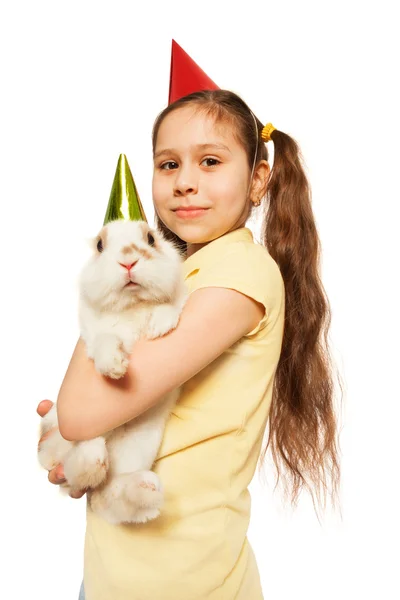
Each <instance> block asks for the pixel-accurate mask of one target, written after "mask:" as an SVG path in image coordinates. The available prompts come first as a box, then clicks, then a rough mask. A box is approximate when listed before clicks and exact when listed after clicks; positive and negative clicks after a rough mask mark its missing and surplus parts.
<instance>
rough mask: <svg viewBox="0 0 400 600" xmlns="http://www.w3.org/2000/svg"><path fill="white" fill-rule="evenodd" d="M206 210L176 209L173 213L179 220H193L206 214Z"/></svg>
mask: <svg viewBox="0 0 400 600" xmlns="http://www.w3.org/2000/svg"><path fill="white" fill-rule="evenodd" d="M207 210H208V208H194V209H190V210H188V209H178V210H176V211H175V214H176V216H177V217H179V218H180V219H194V218H196V217H201V216H202V215H204V213H205V212H207Z"/></svg>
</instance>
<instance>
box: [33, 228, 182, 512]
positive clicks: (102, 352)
mask: <svg viewBox="0 0 400 600" xmlns="http://www.w3.org/2000/svg"><path fill="white" fill-rule="evenodd" d="M91 243H92V246H93V251H94V252H93V255H92V256H91V257H90V259H89V261H88V262H87V264H86V265H85V266H84V268H83V270H82V273H81V276H80V280H79V326H80V333H81V338H82V339H83V340H84V341H85V343H86V349H87V354H88V356H89V358H92V359H93V361H94V364H95V368H96V369H97V370H98V371H99V372H100V373H102V374H103V375H106V376H109V377H112V378H114V379H118V378H120V377H123V375H124V374H125V372H126V369H127V366H128V355H129V354H130V352H131V350H132V347H133V345H134V343H135V341H137V340H138V339H139V338H140V337H146V338H151V339H152V338H156V337H159V336H162V335H164V334H166V333H167V332H169V331H170V330H172V329H174V328H175V327H176V326H177V324H178V321H179V317H180V314H181V312H182V309H183V306H184V304H185V302H186V300H187V296H188V293H187V289H186V287H185V283H184V279H183V275H182V266H181V263H182V257H181V255H180V253H179V251H178V250H177V248H176V247H175V246H174V244H173V243H172V242H170V241H168V240H166V239H165V238H164V237H163V235H162V234H161V232H160V231H158V230H154V229H151V228H150V227H149V225H148V224H147V223H146V222H145V221H123V220H118V221H112V222H111V223H108V224H107V225H105V226H104V227H103V228H102V229H101V231H100V233H99V234H98V236H97V237H96V238H94V239H93V240H92V242H91ZM136 261H137V262H136ZM134 263H135V264H134ZM123 265H128V266H129V265H133V266H132V267H131V270H130V274H129V271H128V269H127V267H126V266H123ZM130 281H134V282H136V285H133V284H132V283H131V284H129V282H130ZM179 393H180V388H177V389H175V390H172V392H170V393H169V394H167V395H166V397H165V398H164V399H163V400H162V401H160V402H158V403H157V404H156V405H155V406H153V407H152V408H150V409H149V410H147V411H146V412H145V413H143V414H141V415H139V416H138V417H136V418H135V419H133V420H132V421H130V422H129V423H125V424H124V425H121V426H120V427H117V428H116V429H114V430H113V431H110V432H107V434H105V435H104V436H99V437H97V438H95V439H93V440H85V441H81V442H70V441H67V440H65V439H64V438H63V437H62V436H61V435H60V433H59V430H58V429H57V430H56V431H55V432H54V433H52V434H51V435H50V436H49V437H48V438H47V439H45V440H44V441H43V442H42V443H41V445H40V450H39V453H38V457H39V462H40V464H41V465H42V467H44V468H45V469H47V470H50V469H52V468H53V467H54V466H55V465H56V464H57V463H63V465H64V473H65V477H66V480H67V483H66V484H62V486H60V487H61V489H62V491H64V492H66V493H70V492H71V491H74V490H82V489H84V488H90V489H89V490H88V492H87V496H88V500H89V502H90V505H91V508H92V510H93V511H94V512H96V513H97V514H99V515H100V516H101V517H103V518H104V519H106V520H108V521H109V522H110V523H114V524H118V523H144V522H146V521H148V520H151V519H154V518H156V517H157V516H158V515H159V514H160V507H161V505H162V502H163V491H162V485H161V481H160V480H159V478H158V476H157V475H156V473H154V472H153V471H151V468H152V466H153V463H154V461H155V459H156V457H157V453H158V450H159V447H160V444H161V440H162V436H163V431H164V427H165V424H166V421H167V418H168V416H169V414H170V411H171V409H172V407H173V405H174V404H175V402H176V401H177V399H178V396H179ZM56 426H58V422H57V407H56V404H54V406H53V407H52V408H51V410H50V411H49V412H48V413H47V415H46V416H45V417H43V419H42V423H41V435H43V434H44V433H45V432H47V431H48V430H49V429H51V428H52V427H56Z"/></svg>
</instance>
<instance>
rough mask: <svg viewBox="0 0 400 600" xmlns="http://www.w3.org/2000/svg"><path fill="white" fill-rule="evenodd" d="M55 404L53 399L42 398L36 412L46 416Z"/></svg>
mask: <svg viewBox="0 0 400 600" xmlns="http://www.w3.org/2000/svg"><path fill="white" fill-rule="evenodd" d="M53 404H54V402H52V401H51V400H42V401H41V402H39V404H38V405H37V409H36V412H37V413H38V414H39V415H40V416H41V417H44V416H45V415H47V413H48V412H49V410H50V409H51V407H52V406H53Z"/></svg>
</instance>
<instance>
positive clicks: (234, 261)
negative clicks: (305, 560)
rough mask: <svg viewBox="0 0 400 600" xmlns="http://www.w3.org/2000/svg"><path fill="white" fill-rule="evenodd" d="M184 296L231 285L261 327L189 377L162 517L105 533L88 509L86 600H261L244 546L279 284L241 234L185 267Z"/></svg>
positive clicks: (163, 457) (167, 453)
mask: <svg viewBox="0 0 400 600" xmlns="http://www.w3.org/2000/svg"><path fill="white" fill-rule="evenodd" d="M183 268H184V274H185V279H186V283H187V286H188V288H189V291H190V292H193V291H194V290H197V289H199V288H204V287H210V286H212V287H225V288H232V289H235V290H238V291H240V292H242V293H243V294H246V295H247V296H250V297H252V298H254V299H256V300H257V301H258V302H261V303H262V304H263V305H264V306H265V309H266V313H265V316H264V317H263V318H262V319H261V321H260V323H259V324H258V325H257V327H255V329H253V331H251V332H250V333H248V334H247V335H245V336H243V337H242V338H241V339H240V340H239V341H238V342H236V343H235V344H233V345H232V346H231V347H230V348H229V349H228V350H226V351H225V352H224V353H223V354H222V355H221V356H219V357H218V358H217V359H216V360H214V361H213V362H212V363H210V364H209V365H208V366H207V367H206V368H205V369H203V370H202V371H200V372H199V373H198V374H197V375H195V376H194V377H192V378H191V379H190V380H188V381H187V382H186V383H185V384H184V386H183V391H182V395H181V397H180V399H179V401H178V403H177V405H176V406H175V408H174V410H173V412H172V414H171V417H170V419H169V420H168V422H167V426H166V429H165V432H164V438H163V442H162V445H161V448H160V451H159V453H158V457H157V460H156V462H155V465H154V470H155V471H156V472H157V473H158V474H159V476H160V477H161V480H162V482H163V485H164V490H165V504H164V507H163V509H162V513H161V515H160V516H159V517H158V518H157V519H155V520H153V521H150V522H148V523H144V524H142V525H135V524H129V525H111V524H109V523H108V522H106V521H104V520H103V519H101V518H100V517H98V516H97V515H96V514H94V513H93V512H92V510H91V509H90V507H89V506H87V526H86V537H85V553H84V559H85V560H84V585H85V595H86V600H205V599H209V600H234V599H235V600H262V598H263V595H262V590H261V584H260V578H259V572H258V569H257V564H256V561H255V557H254V554H253V551H252V549H251V546H250V545H249V542H248V540H247V530H248V525H249V520H250V504H251V498H250V494H249V491H248V486H249V484H250V482H251V480H252V478H253V475H254V473H255V470H256V467H257V460H258V457H259V454H260V450H261V445H262V441H263V434H264V431H265V427H266V424H267V419H268V413H269V408H270V402H271V396H272V384H273V379H274V375H275V371H276V367H277V364H278V361H279V357H280V353H281V346H282V336H283V326H284V311H285V292H284V282H283V279H282V276H281V273H280V270H279V268H278V265H277V263H276V262H275V261H274V260H273V258H272V257H271V256H270V254H269V253H268V251H267V249H266V248H265V247H264V246H262V245H261V244H258V243H257V242H255V241H254V239H253V235H252V232H251V231H250V229H248V228H246V227H242V228H240V229H236V230H235V231H232V232H229V233H227V234H225V235H223V236H222V237H220V238H217V239H216V240H213V241H212V242H209V243H208V244H207V245H206V246H204V247H202V248H201V249H200V250H198V251H197V252H196V253H195V254H193V255H192V256H190V257H189V258H187V259H186V260H185V262H184V263H183Z"/></svg>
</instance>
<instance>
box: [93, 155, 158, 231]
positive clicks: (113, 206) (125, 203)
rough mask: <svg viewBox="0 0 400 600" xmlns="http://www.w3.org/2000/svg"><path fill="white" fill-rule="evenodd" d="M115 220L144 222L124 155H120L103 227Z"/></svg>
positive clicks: (141, 207)
mask: <svg viewBox="0 0 400 600" xmlns="http://www.w3.org/2000/svg"><path fill="white" fill-rule="evenodd" d="M117 219H125V220H126V221H146V223H147V219H146V215H145V212H144V210H143V206H142V203H141V202H140V198H139V194H138V191H137V189H136V185H135V182H134V180H133V177H132V173H131V170H130V168H129V164H128V161H127V159H126V156H125V154H120V155H119V159H118V165H117V170H116V171H115V177H114V182H113V185H112V188H111V194H110V199H109V201H108V206H107V210H106V215H105V217H104V223H103V225H106V224H107V223H109V222H110V221H116V220H117Z"/></svg>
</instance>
